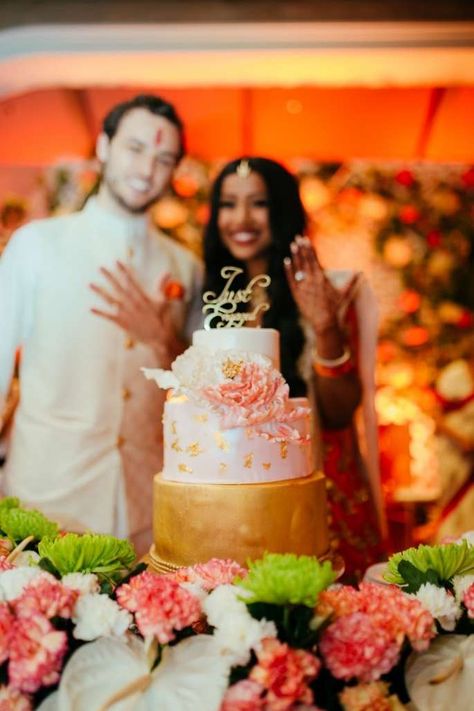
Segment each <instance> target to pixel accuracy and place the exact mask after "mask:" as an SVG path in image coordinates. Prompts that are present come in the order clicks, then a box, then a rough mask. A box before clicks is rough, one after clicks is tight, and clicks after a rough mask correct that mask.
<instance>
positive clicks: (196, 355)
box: [142, 346, 272, 394]
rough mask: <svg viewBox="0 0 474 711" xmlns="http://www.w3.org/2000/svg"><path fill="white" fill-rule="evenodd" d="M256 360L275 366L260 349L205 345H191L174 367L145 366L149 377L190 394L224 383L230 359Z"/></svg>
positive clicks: (242, 361)
mask: <svg viewBox="0 0 474 711" xmlns="http://www.w3.org/2000/svg"><path fill="white" fill-rule="evenodd" d="M228 361H233V362H238V363H256V364H257V365H260V366H262V368H271V367H272V362H271V360H270V359H269V358H267V357H266V356H264V355H261V354H259V353H249V352H247V351H239V350H235V349H228V350H219V351H218V352H213V351H211V350H209V349H208V348H203V347H202V346H190V347H189V348H188V349H187V350H186V351H184V353H182V354H181V355H180V356H178V357H177V358H176V360H175V361H174V363H173V364H172V366H171V370H162V369H161V368H156V369H153V368H142V370H143V372H144V374H145V377H146V378H148V379H149V380H154V381H155V382H156V383H157V384H158V386H159V387H160V388H163V389H165V390H166V389H168V388H174V389H175V390H182V391H184V392H185V393H187V394H192V393H193V392H194V393H195V392H198V391H200V390H202V389H203V388H212V387H215V386H218V385H221V384H222V383H223V382H224V381H225V380H226V376H225V374H224V370H223V366H224V364H225V363H226V362H228Z"/></svg>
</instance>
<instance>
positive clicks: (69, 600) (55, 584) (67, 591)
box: [12, 573, 79, 619]
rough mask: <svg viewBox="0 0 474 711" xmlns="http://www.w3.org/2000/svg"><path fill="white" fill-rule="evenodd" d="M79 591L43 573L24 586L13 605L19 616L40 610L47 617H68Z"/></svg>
mask: <svg viewBox="0 0 474 711" xmlns="http://www.w3.org/2000/svg"><path fill="white" fill-rule="evenodd" d="M78 595H79V593H78V592H77V591H76V590H72V589H71V588H67V587H65V586H64V585H62V583H60V582H59V581H58V580H56V578H54V577H53V576H52V575H48V574H47V573H45V574H44V575H41V576H39V577H37V578H33V580H32V581H31V582H30V583H29V584H28V585H27V586H26V588H25V589H24V590H23V593H22V594H21V596H20V597H18V598H17V599H16V600H14V602H13V603H12V604H13V607H14V609H15V612H16V613H17V615H18V616H20V617H25V616H26V617H28V616H29V615H31V614H32V613H34V612H40V613H41V614H43V615H45V617H47V618H48V619H51V618H52V617H65V618H70V617H71V615H72V612H73V609H74V605H75V604H76V600H77V598H78Z"/></svg>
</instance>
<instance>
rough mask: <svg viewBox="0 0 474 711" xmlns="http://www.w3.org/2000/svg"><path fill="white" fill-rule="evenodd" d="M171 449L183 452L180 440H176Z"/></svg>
mask: <svg viewBox="0 0 474 711" xmlns="http://www.w3.org/2000/svg"><path fill="white" fill-rule="evenodd" d="M171 449H174V451H175V452H182V451H183V448H182V447H180V446H179V439H175V440H173V441H172V442H171Z"/></svg>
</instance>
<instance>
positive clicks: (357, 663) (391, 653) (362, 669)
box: [320, 612, 401, 681]
mask: <svg viewBox="0 0 474 711" xmlns="http://www.w3.org/2000/svg"><path fill="white" fill-rule="evenodd" d="M400 646H401V643H399V642H396V641H395V640H394V639H393V638H391V637H390V635H389V634H388V633H387V631H386V630H385V629H384V628H383V627H382V628H381V627H380V626H379V625H378V624H377V622H376V621H375V620H374V619H373V618H372V617H370V616H369V615H367V614H365V613H363V612H353V613H352V614H350V615H344V616H343V617H339V618H338V619H337V620H336V621H335V622H333V624H331V625H329V627H328V628H327V629H326V630H325V632H324V634H323V636H322V639H321V643H320V649H321V652H322V655H323V657H324V661H325V663H326V666H327V667H328V668H329V670H330V671H331V673H332V674H333V675H334V676H335V677H336V679H344V680H345V681H348V680H349V679H353V678H357V679H360V680H361V681H375V680H376V679H379V678H380V676H381V675H382V674H386V673H387V672H389V671H390V669H392V667H393V666H395V664H396V663H397V662H398V659H399V654H400Z"/></svg>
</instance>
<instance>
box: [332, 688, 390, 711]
mask: <svg viewBox="0 0 474 711" xmlns="http://www.w3.org/2000/svg"><path fill="white" fill-rule="evenodd" d="M387 694H388V684H385V683H384V682H383V681H372V682H370V683H369V684H358V685H357V686H346V687H345V688H344V690H343V691H342V692H341V693H340V694H339V700H340V702H341V704H342V706H343V707H344V711H390V709H391V708H392V706H391V704H390V700H389V699H388V696H387Z"/></svg>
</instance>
